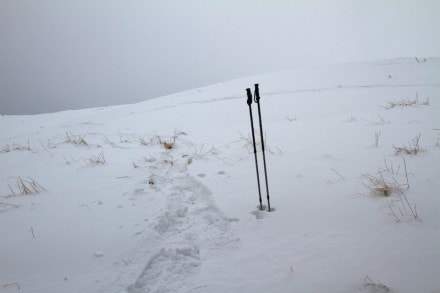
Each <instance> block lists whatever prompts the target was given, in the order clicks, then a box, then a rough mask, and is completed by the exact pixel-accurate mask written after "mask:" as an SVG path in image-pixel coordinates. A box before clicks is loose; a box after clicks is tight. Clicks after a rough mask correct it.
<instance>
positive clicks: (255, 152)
mask: <svg viewBox="0 0 440 293" xmlns="http://www.w3.org/2000/svg"><path fill="white" fill-rule="evenodd" d="M246 92H247V98H248V99H247V104H248V106H249V114H250V116H251V129H252V142H253V144H254V156H255V167H256V169H257V183H258V199H259V200H260V209H261V210H263V203H262V201H261V189H260V173H259V172H258V161H257V146H256V144H255V134H254V119H253V117H252V106H251V104H252V92H251V89H250V88H247V89H246Z"/></svg>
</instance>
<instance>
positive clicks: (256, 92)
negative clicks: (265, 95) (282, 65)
mask: <svg viewBox="0 0 440 293" xmlns="http://www.w3.org/2000/svg"><path fill="white" fill-rule="evenodd" d="M259 101H260V89H259V88H258V83H256V84H255V103H258V102H259Z"/></svg>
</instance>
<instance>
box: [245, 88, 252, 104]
mask: <svg viewBox="0 0 440 293" xmlns="http://www.w3.org/2000/svg"><path fill="white" fill-rule="evenodd" d="M246 92H247V98H248V99H247V104H248V105H249V106H250V105H251V104H252V92H251V89H250V88H247V89H246Z"/></svg>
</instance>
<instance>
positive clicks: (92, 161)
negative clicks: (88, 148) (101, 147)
mask: <svg viewBox="0 0 440 293" xmlns="http://www.w3.org/2000/svg"><path fill="white" fill-rule="evenodd" d="M87 161H88V165H91V166H99V165H105V164H106V163H107V161H106V159H105V157H104V153H103V152H101V153H99V154H98V155H96V156H95V155H93V156H91V157H90V158H89V159H87Z"/></svg>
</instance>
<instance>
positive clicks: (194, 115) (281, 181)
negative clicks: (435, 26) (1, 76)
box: [0, 58, 440, 293]
mask: <svg viewBox="0 0 440 293" xmlns="http://www.w3.org/2000/svg"><path fill="white" fill-rule="evenodd" d="M254 83H259V84H260V89H261V96H262V98H261V107H262V115H263V127H264V134H265V136H266V147H267V148H268V150H267V151H266V160H267V165H268V177H269V189H270V195H271V204H272V207H273V208H274V209H275V210H274V211H273V212H270V213H269V212H267V211H259V210H258V208H257V206H258V191H257V185H256V172H255V165H254V154H253V150H252V145H251V144H250V137H251V134H250V122H249V111H248V106H247V104H246V97H245V89H246V88H247V87H253V84H254ZM439 98H440V58H428V59H409V58H408V59H395V60H382V61H377V62H364V63H354V64H343V65H338V66H328V67H319V68H308V69H301V70H293V71H284V72H277V73H272V74H267V75H260V76H252V77H248V78H243V79H239V80H234V81H230V82H225V83H222V84H217V85H213V86H209V87H205V88H200V89H195V90H191V91H187V92H183V93H179V94H174V95H170V96H166V97H162V98H158V99H154V100H149V101H146V102H143V103H139V104H134V105H122V106H113V107H104V108H95V109H86V110H79V111H64V112H60V113H53V114H45V115H36V116H2V117H0V129H1V132H0V148H1V149H0V164H1V171H0V180H1V184H0V195H1V197H0V235H1V241H0V248H1V249H0V292H130V293H138V292H196V293H200V292H339V293H341V292H440V278H439V276H440V234H439V232H440V213H439V208H440V193H439V191H440V115H439V113H440V99H439ZM411 101H412V102H415V104H413V105H409V106H399V105H396V106H395V107H392V108H390V106H391V104H390V103H391V102H395V103H398V102H402V103H403V102H411ZM425 102H426V103H425ZM387 108H389V109H387ZM255 110H256V108H255V105H254V118H255V125H257V124H258V122H257V117H258V116H257V112H256V111H255ZM257 130H258V128H257ZM419 134H420V141H419V146H420V148H421V151H420V152H419V153H417V154H415V155H414V154H413V155H411V154H409V155H408V154H403V153H402V152H401V153H399V154H396V152H395V148H394V147H403V146H406V147H407V148H411V146H413V144H414V143H415V138H416V137H417V136H418V135H419ZM375 136H377V137H378V140H377V146H376V145H375V144H376V140H375ZM173 137H175V139H174V138H173ZM257 137H259V135H257ZM69 138H70V142H69ZM81 138H82V139H83V140H84V142H86V143H87V145H86V144H84V143H81ZM75 142H76V143H75ZM141 142H142V143H141ZM160 142H162V144H161V143H160ZM164 142H167V143H170V144H172V143H173V142H174V144H173V145H172V148H171V149H166V148H165V147H164ZM258 147H259V149H260V147H261V144H260V142H258ZM258 155H259V162H260V174H262V172H263V168H262V157H261V153H260V152H259V153H258ZM104 160H105V162H103V161H104ZM100 161H101V163H102V164H101V163H100ZM405 165H406V168H405ZM405 171H406V172H405ZM373 176H374V178H383V179H384V180H385V181H386V182H388V183H389V184H390V185H391V186H393V187H394V188H395V190H391V194H387V195H388V196H381V195H378V194H375V193H374V192H373V191H374V188H375V186H373V185H372V182H371V181H370V180H369V179H368V178H373ZM20 178H21V179H22V180H24V181H23V183H25V184H27V187H29V188H31V187H32V183H33V184H34V185H33V187H34V188H35V191H38V192H39V193H38V194H27V195H26V194H24V195H22V194H20V190H19V188H18V186H17V183H18V182H19V181H20ZM32 180H34V181H32ZM261 180H262V181H261V182H262V184H264V177H263V176H261ZM263 186H264V185H263ZM262 191H263V194H262V195H263V202H264V203H266V200H265V198H266V193H265V189H264V188H262Z"/></svg>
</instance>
